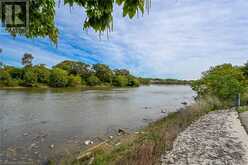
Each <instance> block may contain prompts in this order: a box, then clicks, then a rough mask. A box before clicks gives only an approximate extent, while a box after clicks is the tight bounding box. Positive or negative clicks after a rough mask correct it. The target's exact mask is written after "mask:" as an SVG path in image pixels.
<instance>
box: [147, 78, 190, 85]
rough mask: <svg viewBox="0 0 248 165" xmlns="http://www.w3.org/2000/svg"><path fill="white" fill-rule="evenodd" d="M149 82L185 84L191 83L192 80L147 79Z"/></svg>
mask: <svg viewBox="0 0 248 165" xmlns="http://www.w3.org/2000/svg"><path fill="white" fill-rule="evenodd" d="M149 81H150V83H151V84H165V85H187V84H192V82H193V81H192V80H177V79H159V78H154V79H149Z"/></svg>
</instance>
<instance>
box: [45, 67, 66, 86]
mask: <svg viewBox="0 0 248 165" xmlns="http://www.w3.org/2000/svg"><path fill="white" fill-rule="evenodd" d="M49 85H50V86H52V87H66V86H67V85H68V74H67V72H66V71H64V70H62V69H59V68H53V69H52V71H51V74H50V77H49Z"/></svg>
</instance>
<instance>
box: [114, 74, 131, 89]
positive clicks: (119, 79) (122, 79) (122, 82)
mask: <svg viewBox="0 0 248 165" xmlns="http://www.w3.org/2000/svg"><path fill="white" fill-rule="evenodd" d="M113 85H114V86H117V87H125V86H127V85H128V78H127V77H126V76H122V75H117V76H115V77H114V79H113Z"/></svg>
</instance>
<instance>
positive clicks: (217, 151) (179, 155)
mask: <svg viewBox="0 0 248 165" xmlns="http://www.w3.org/2000/svg"><path fill="white" fill-rule="evenodd" d="M161 162H162V165H167V164H175V165H247V164H248V135H247V134H246V132H245V130H244V128H243V127H242V125H241V123H240V120H239V119H238V113H237V112H236V111H234V110H219V111H214V112H210V113H209V114H207V115H205V116H203V117H201V118H200V119H199V120H198V121H196V122H195V123H193V124H191V126H189V127H188V128H187V129H186V130H185V131H183V132H182V133H181V134H180V135H179V136H178V137H177V139H176V140H175V142H174V144H173V149H172V150H171V151H169V152H168V153H165V154H164V155H163V156H162V157H161Z"/></svg>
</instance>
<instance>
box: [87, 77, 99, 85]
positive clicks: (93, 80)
mask: <svg viewBox="0 0 248 165" xmlns="http://www.w3.org/2000/svg"><path fill="white" fill-rule="evenodd" d="M87 84H88V85H89V86H96V85H100V84H101V81H100V80H99V78H98V77H96V76H95V75H91V76H90V77H88V78H87Z"/></svg>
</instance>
